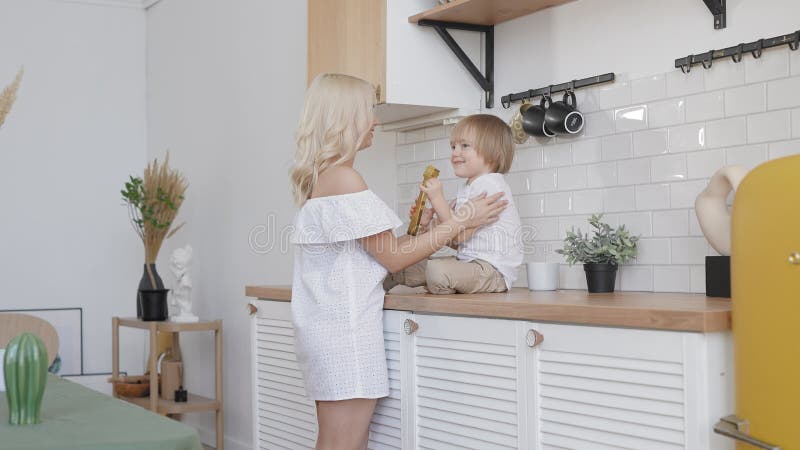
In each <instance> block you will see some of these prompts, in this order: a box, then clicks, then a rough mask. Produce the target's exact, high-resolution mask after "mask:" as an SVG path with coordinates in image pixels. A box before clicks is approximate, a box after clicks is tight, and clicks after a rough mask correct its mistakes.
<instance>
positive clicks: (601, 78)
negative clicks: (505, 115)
mask: <svg viewBox="0 0 800 450" xmlns="http://www.w3.org/2000/svg"><path fill="white" fill-rule="evenodd" d="M609 81H614V74H613V73H605V74H603V75H598V76H596V77H589V78H584V79H582V80H572V81H569V82H566V83H561V84H551V85H550V86H547V87H543V88H539V89H530V90H527V91H522V92H517V93H516V94H508V95H504V96H503V97H502V98H501V99H500V102H501V103H502V105H503V108H506V109H508V108H510V107H511V103H513V102H518V101H522V100H525V99H530V98H533V97H538V96H540V95H544V94H555V93H556V92H563V91H566V90H570V89H578V88H583V87H586V86H593V85H595V84H600V83H608V82H609Z"/></svg>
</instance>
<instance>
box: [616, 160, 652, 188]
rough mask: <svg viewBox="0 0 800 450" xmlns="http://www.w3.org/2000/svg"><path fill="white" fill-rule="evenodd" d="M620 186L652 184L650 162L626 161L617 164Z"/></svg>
mask: <svg viewBox="0 0 800 450" xmlns="http://www.w3.org/2000/svg"><path fill="white" fill-rule="evenodd" d="M617 171H618V178H619V184H621V185H626V184H644V183H649V182H650V161H649V160H647V159H642V158H638V159H626V160H623V161H619V162H618V163H617Z"/></svg>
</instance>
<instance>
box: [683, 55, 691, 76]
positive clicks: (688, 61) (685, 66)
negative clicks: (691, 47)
mask: <svg viewBox="0 0 800 450" xmlns="http://www.w3.org/2000/svg"><path fill="white" fill-rule="evenodd" d="M693 56H694V55H689V56H687V57H686V64H681V72H683V73H689V72H691V71H692V57H693Z"/></svg>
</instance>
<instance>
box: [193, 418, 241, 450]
mask: <svg viewBox="0 0 800 450" xmlns="http://www.w3.org/2000/svg"><path fill="white" fill-rule="evenodd" d="M187 425H188V424H187ZM197 434H199V435H200V442H202V443H203V444H205V445H208V446H209V447H216V446H217V437H216V434H215V430H214V429H213V428H198V429H197ZM225 450H253V447H252V446H251V445H250V444H248V443H246V442H242V441H238V440H236V439H232V438H231V437H229V436H225Z"/></svg>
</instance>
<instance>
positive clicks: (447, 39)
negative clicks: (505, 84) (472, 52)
mask: <svg viewBox="0 0 800 450" xmlns="http://www.w3.org/2000/svg"><path fill="white" fill-rule="evenodd" d="M417 25H419V26H421V27H432V28H433V29H434V30H435V31H436V33H437V34H438V35H439V37H441V38H442V40H443V41H444V43H445V44H447V46H448V47H450V50H452V51H453V53H454V54H455V55H456V57H457V58H458V60H459V61H461V64H463V65H464V67H465V68H466V69H467V71H468V72H469V74H470V75H472V78H474V79H475V81H476V82H477V83H478V85H479V86H480V87H481V89H483V91H484V93H485V100H486V107H487V108H492V107H494V26H492V25H473V24H469V23H459V22H442V21H439V20H420V21H419V22H417ZM448 29H450V30H463V31H477V32H479V33H484V37H485V41H484V45H485V47H486V62H485V66H486V67H485V74H483V73H481V71H480V70H479V69H478V68H477V67H476V66H475V64H474V63H473V62H472V61H471V60H470V59H469V57H468V56H467V54H466V53H464V50H463V49H462V48H461V46H460V45H458V42H456V40H455V39H453V36H452V35H451V34H450V33H449V32H448V31H447V30H448Z"/></svg>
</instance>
